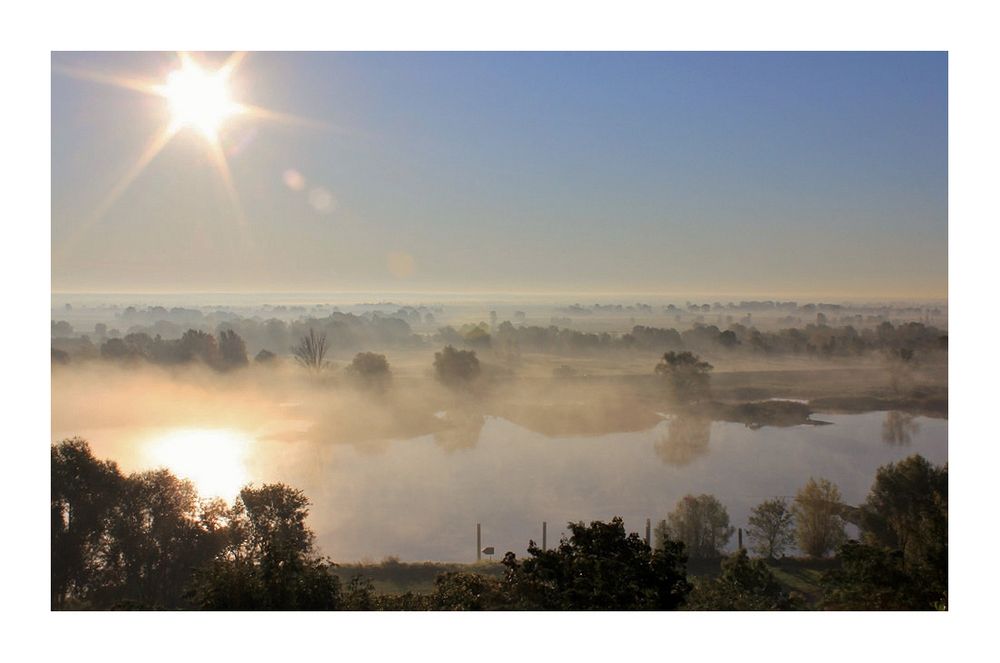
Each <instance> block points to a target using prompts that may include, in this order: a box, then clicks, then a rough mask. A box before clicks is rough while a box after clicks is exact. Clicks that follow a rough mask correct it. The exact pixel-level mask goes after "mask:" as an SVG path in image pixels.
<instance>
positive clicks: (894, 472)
mask: <svg viewBox="0 0 1000 663" xmlns="http://www.w3.org/2000/svg"><path fill="white" fill-rule="evenodd" d="M51 452H52V461H51V462H52V492H51V545H52V568H51V574H52V575H51V598H52V607H53V609H74V608H75V609H81V608H82V609H86V608H91V609H113V608H117V609H126V608H128V609H207V610H675V609H679V608H687V609H693V610H788V609H799V608H805V607H820V608H825V609H834V610H932V609H943V608H946V607H947V594H948V566H947V564H948V547H947V528H948V512H947V504H948V500H947V480H948V469H947V466H944V467H936V466H934V465H931V464H930V463H928V462H927V460H926V459H924V458H922V457H920V456H912V457H910V458H907V459H905V460H903V461H901V462H899V463H894V464H889V465H886V466H884V467H882V468H880V469H879V471H878V475H877V477H876V480H875V483H874V485H873V486H872V490H871V493H870V494H869V496H868V499H867V500H866V502H865V503H864V504H863V505H861V506H860V507H848V506H846V505H844V504H842V503H840V495H839V492H838V491H837V490H836V487H835V486H833V485H832V484H829V482H816V481H812V480H810V482H809V483H808V484H807V485H806V487H805V488H804V489H803V490H802V491H800V494H799V499H797V502H796V508H795V510H794V513H795V521H796V522H795V526H796V528H797V530H798V533H799V539H800V542H802V541H810V540H811V538H810V537H812V536H814V534H815V533H816V532H825V533H824V534H823V536H822V537H820V536H817V537H816V538H817V539H818V540H821V541H822V546H820V545H819V544H817V547H816V548H815V549H814V552H816V553H819V554H818V555H816V556H817V557H818V556H820V555H821V554H822V552H825V551H826V550H827V549H828V548H829V546H831V545H832V544H833V541H834V540H835V539H836V538H837V537H838V536H842V533H843V522H842V521H843V514H845V513H847V512H849V511H850V512H851V513H853V514H854V515H853V516H852V522H857V523H858V526H859V528H860V532H861V538H862V541H849V542H847V543H845V544H842V545H839V546H838V548H837V549H836V556H835V557H834V558H833V559H825V560H824V559H816V560H813V561H810V560H801V559H799V560H794V559H790V558H782V559H780V560H777V559H774V558H773V557H772V558H770V559H769V560H768V561H765V560H763V559H750V557H749V556H748V554H747V552H746V551H745V550H740V551H738V552H737V553H736V554H734V555H730V556H728V557H723V558H722V560H721V564H719V565H718V566H716V564H718V562H716V561H715V560H716V559H718V557H719V555H721V554H722V550H723V546H724V544H725V540H726V538H728V535H729V534H731V531H732V528H731V527H730V526H729V524H728V517H725V518H722V516H723V515H725V509H724V507H722V505H721V504H720V503H718V500H715V498H714V497H712V496H709V495H703V496H700V497H699V498H695V497H693V496H688V497H686V498H684V499H683V500H681V503H680V505H679V508H678V511H677V512H675V515H678V517H676V518H672V520H671V527H667V528H661V531H659V532H658V537H657V538H658V540H657V544H656V546H655V547H654V548H651V547H650V546H649V545H647V544H646V542H645V541H644V540H643V539H641V538H640V537H639V535H638V534H635V533H630V534H627V533H626V531H625V527H624V524H623V522H622V519H621V518H614V519H612V520H611V521H610V522H601V521H594V522H591V523H590V524H589V525H588V524H584V523H582V522H580V523H569V525H568V528H569V536H568V537H564V538H563V539H562V540H561V541H560V542H559V545H558V546H557V547H556V548H553V549H551V550H542V549H540V548H538V547H537V546H536V545H535V544H534V542H530V543H529V546H528V556H527V557H525V558H524V559H518V558H517V557H516V556H515V555H514V554H513V553H507V554H506V555H505V556H504V559H503V562H502V564H501V565H489V566H463V565H452V566H451V567H439V568H440V570H444V571H446V572H444V573H441V572H438V571H437V570H436V569H435V565H433V564H431V565H428V564H423V565H402V564H400V563H399V562H398V561H393V560H390V561H389V562H386V563H385V564H384V565H383V566H386V568H390V569H391V568H395V569H396V571H397V572H399V571H400V570H401V569H402V568H403V567H404V566H413V567H420V568H419V569H418V570H419V571H420V573H419V574H418V575H422V576H424V577H425V578H426V581H425V582H428V583H429V581H430V578H431V577H432V576H431V575H428V572H431V573H437V577H436V579H435V580H434V583H433V587H432V588H429V591H428V589H425V588H421V593H415V592H413V591H407V592H405V593H395V594H385V593H378V592H376V591H375V586H374V584H373V582H372V580H371V578H370V577H367V576H366V575H364V568H365V567H356V569H357V570H358V571H361V573H358V574H355V575H354V577H352V578H351V579H350V580H349V581H348V582H346V583H344V582H343V581H342V580H341V578H340V577H339V574H338V569H337V567H336V565H335V564H333V563H332V562H331V561H330V560H328V559H325V558H322V557H321V556H319V555H318V554H317V552H316V550H315V546H314V535H313V533H312V531H311V530H310V529H309V528H308V526H307V525H306V518H307V516H308V513H309V511H308V506H309V501H308V499H307V498H306V496H305V495H304V494H303V493H302V492H301V491H298V490H295V489H294V488H290V487H288V486H285V485H282V484H269V485H264V486H260V487H253V486H247V487H245V488H244V489H243V490H242V491H240V494H239V496H238V497H237V499H236V500H235V501H234V502H233V503H232V504H226V503H224V502H223V501H221V500H200V499H199V498H198V495H197V494H196V492H195V490H194V487H193V486H192V485H191V483H190V482H188V481H184V480H181V479H178V478H177V477H175V476H174V475H172V474H171V473H170V472H168V471H166V470H156V471H150V472H140V473H135V474H130V475H124V474H123V473H122V472H121V471H120V470H119V468H118V467H117V465H115V464H114V463H111V462H107V461H101V460H98V459H97V458H95V457H94V456H93V454H92V453H91V450H90V447H89V445H88V444H87V443H86V442H85V441H84V440H81V439H79V438H75V439H71V440H65V441H63V442H61V443H59V444H56V445H53V446H52V448H51ZM695 507H697V508H695ZM765 507H766V508H765ZM681 516H683V517H681ZM755 516H761V519H758V520H760V521H761V522H760V523H758V524H760V525H761V528H762V529H761V533H762V536H761V538H760V543H762V544H763V545H762V546H761V548H760V551H761V552H762V553H768V552H769V553H771V555H775V551H776V550H778V547H777V546H775V545H774V541H775V540H777V539H774V538H773V537H771V536H770V534H773V533H774V532H778V534H779V535H780V536H778V538H779V539H781V538H782V537H784V538H787V536H788V535H789V531H788V527H789V526H790V523H789V522H788V518H787V509H786V508H785V506H784V505H783V504H777V503H767V502H765V503H764V504H762V505H761V506H760V507H758V509H757V512H756V514H755ZM764 516H766V517H764ZM830 521H833V524H832V525H830ZM681 525H683V527H682V526H681ZM772 526H773V527H772ZM803 527H804V528H805V530H806V534H807V535H808V536H806V538H803V537H804V536H805V535H803V533H802V529H803ZM826 527H832V531H833V536H832V537H831V536H830V534H829V530H826V529H825V528H826ZM686 542H687V543H686ZM689 546H690V549H691V550H693V551H699V552H700V553H702V554H707V553H711V556H708V557H705V556H701V557H696V556H692V563H693V564H695V567H696V568H700V569H701V571H699V573H703V575H699V576H698V577H696V578H695V581H694V583H693V584H692V582H691V581H689V578H688V569H687V562H688V559H687V557H688V550H689ZM821 551H822V552H821ZM807 552H808V551H807ZM802 564H807V565H810V567H809V570H808V573H809V574H810V575H809V576H808V579H806V578H807V576H806V575H801V574H800V575H799V576H793V575H789V571H790V570H791V571H794V569H793V567H795V566H797V565H802ZM789 565H791V566H789ZM817 565H819V566H817ZM501 567H502V568H501ZM712 567H714V570H712ZM456 568H457V569H461V570H451V569H456ZM805 568H806V567H802V569H803V570H804V569H805ZM821 571H825V572H824V573H822V576H821V577H820V572H821ZM411 575H412V573H411ZM803 580H805V582H802V581H803ZM793 588H794V589H795V591H792V589H793Z"/></svg>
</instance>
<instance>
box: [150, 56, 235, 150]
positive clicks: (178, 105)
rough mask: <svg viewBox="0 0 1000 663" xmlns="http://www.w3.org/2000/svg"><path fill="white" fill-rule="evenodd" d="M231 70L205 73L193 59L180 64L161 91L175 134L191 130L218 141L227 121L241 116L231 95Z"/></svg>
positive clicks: (225, 69)
mask: <svg viewBox="0 0 1000 663" xmlns="http://www.w3.org/2000/svg"><path fill="white" fill-rule="evenodd" d="M229 72H230V70H229V68H226V67H223V68H221V69H218V70H216V71H206V70H204V69H202V68H201V67H200V66H198V65H197V64H196V63H195V62H194V61H192V60H191V59H190V58H184V59H183V60H182V61H181V66H180V68H179V69H175V70H174V71H172V72H171V73H170V74H169V75H168V76H167V80H166V82H165V83H164V84H163V85H162V86H161V87H160V90H159V92H160V94H161V95H162V96H163V97H164V98H165V99H166V100H167V103H168V104H169V105H170V112H171V118H172V119H171V124H172V129H173V130H174V131H178V130H180V129H182V128H184V127H190V128H193V129H197V130H198V131H200V132H201V133H202V134H203V135H204V136H205V137H206V138H208V139H210V140H215V139H216V137H217V136H218V133H219V129H220V128H221V127H222V124H223V122H225V121H226V119H228V118H230V117H232V116H233V115H237V114H239V113H240V112H242V107H241V106H240V105H239V104H238V103H236V102H234V101H233V100H232V98H231V97H230V94H229V80H228V74H229Z"/></svg>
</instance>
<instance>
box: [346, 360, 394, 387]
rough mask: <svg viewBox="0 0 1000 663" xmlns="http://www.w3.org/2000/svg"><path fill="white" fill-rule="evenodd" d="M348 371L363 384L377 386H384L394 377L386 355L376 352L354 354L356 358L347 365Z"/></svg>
mask: <svg viewBox="0 0 1000 663" xmlns="http://www.w3.org/2000/svg"><path fill="white" fill-rule="evenodd" d="M347 373H348V375H351V376H352V377H354V378H356V379H357V380H360V381H361V382H362V383H363V384H366V385H369V386H373V387H377V388H384V387H385V386H386V385H388V383H389V380H391V379H392V373H391V372H390V371H389V362H388V361H386V358H385V355H380V354H376V353H374V352H359V353H358V354H356V355H354V359H353V360H351V363H350V365H348V367H347Z"/></svg>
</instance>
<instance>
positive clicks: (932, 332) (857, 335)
mask: <svg viewBox="0 0 1000 663" xmlns="http://www.w3.org/2000/svg"><path fill="white" fill-rule="evenodd" d="M947 339H948V336H947V332H944V331H942V330H940V329H937V328H936V327H932V326H928V325H925V324H923V323H920V322H908V323H904V324H900V325H896V326H894V325H893V324H892V323H891V322H883V323H881V324H880V325H879V326H878V327H875V328H865V329H860V330H859V329H856V328H855V327H853V326H850V325H847V326H842V327H831V326H828V325H826V324H809V325H806V326H805V327H802V328H787V329H780V330H777V331H760V330H758V329H756V328H754V327H752V326H747V325H743V324H739V323H733V324H731V325H729V326H728V328H726V329H720V328H719V327H717V326H716V325H706V324H696V325H694V326H693V327H692V328H691V329H686V330H684V331H677V330H676V329H671V328H660V327H646V326H642V325H636V326H634V327H633V328H632V331H631V332H629V333H626V334H621V335H616V334H610V333H607V332H601V333H594V332H583V331H578V330H575V329H569V328H566V327H559V326H556V325H551V326H548V327H540V326H526V325H514V324H512V323H511V322H509V321H505V322H502V323H500V324H499V325H497V326H496V328H495V329H494V330H493V331H492V332H491V331H489V327H488V326H487V325H486V323H480V324H479V325H464V326H463V327H461V328H460V329H455V328H453V327H444V328H442V329H440V330H439V331H438V332H437V334H435V335H434V337H433V340H434V341H437V342H443V343H449V344H452V345H456V346H465V347H470V348H478V349H484V348H492V349H493V350H494V351H497V352H501V353H506V354H508V355H510V356H512V357H516V356H517V355H519V354H520V353H521V352H539V353H546V354H579V353H595V352H605V351H612V350H618V351H643V352H657V353H663V352H668V351H671V350H674V351H679V350H688V351H700V352H716V353H718V352H720V351H730V352H743V353H750V354H760V355H804V356H817V357H851V356H861V355H864V354H867V353H872V352H878V353H892V352H895V353H899V352H901V351H906V352H910V353H914V352H919V353H931V352H938V351H943V350H947V345H948V340H947Z"/></svg>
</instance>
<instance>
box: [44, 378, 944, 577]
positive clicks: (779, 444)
mask: <svg viewBox="0 0 1000 663" xmlns="http://www.w3.org/2000/svg"><path fill="white" fill-rule="evenodd" d="M96 371H99V372H100V373H101V375H98V374H97V372H96ZM165 376H166V373H165V372H159V371H152V370H146V371H127V372H123V371H121V370H119V369H106V368H104V369H93V371H87V370H67V371H64V372H54V376H53V385H54V390H53V399H54V407H53V434H52V440H53V441H56V440H59V439H62V438H64V437H67V436H71V435H81V436H84V437H86V438H87V439H89V441H90V442H91V444H92V446H93V448H94V451H95V453H96V454H97V455H98V456H99V457H105V458H110V459H113V460H116V461H117V462H119V463H120V464H121V466H122V468H123V469H124V470H126V471H136V470H142V469H149V468H154V467H160V466H166V467H168V468H170V469H171V470H173V471H174V472H175V473H177V474H178V475H180V476H183V477H187V478H191V479H192V480H193V481H195V483H196V485H197V486H198V488H199V490H200V492H201V493H202V494H204V495H210V494H219V495H221V496H223V497H226V498H227V499H229V498H231V497H232V496H233V495H234V494H235V492H236V491H237V490H238V488H239V487H240V486H241V485H243V484H244V483H246V482H254V483H258V484H259V483H262V482H274V481H282V482H285V483H288V484H289V485H292V486H295V487H296V488H299V489H301V490H303V491H304V492H305V493H306V495H307V496H309V498H310V499H311V500H312V502H313V506H312V510H311V515H310V525H311V527H312V528H313V529H314V530H315V532H316V534H317V542H318V544H319V546H320V548H321V550H322V552H323V553H324V554H326V555H329V556H331V557H332V558H333V559H334V560H340V561H353V560H359V559H374V560H377V559H380V558H381V557H384V556H387V555H396V556H399V557H400V558H401V559H404V560H423V559H432V560H442V561H443V560H453V561H470V560H473V559H474V558H475V526H476V523H477V522H479V523H482V525H483V537H484V540H483V543H484V545H493V546H495V547H496V549H497V551H498V553H500V554H502V553H503V552H504V551H506V550H513V551H515V552H517V553H519V554H521V553H523V551H524V550H525V548H526V547H527V543H528V540H529V539H535V540H536V541H538V542H540V539H541V523H542V521H547V522H548V523H549V526H548V528H549V532H548V542H549V544H550V545H551V544H553V543H554V542H556V541H557V540H558V537H559V534H560V533H561V532H562V528H563V527H564V526H565V523H566V521H569V520H588V521H589V520H596V519H608V518H611V517H612V516H616V515H621V516H623V517H624V518H625V521H626V527H627V528H629V529H630V530H634V531H640V532H641V531H642V529H643V528H644V525H645V519H646V518H651V519H653V522H654V523H655V522H656V521H657V520H659V519H661V518H665V517H666V515H667V513H669V511H670V510H671V509H672V508H673V506H674V505H675V503H676V502H677V500H678V499H680V498H681V497H682V496H683V495H685V494H687V493H695V494H699V493H712V494H715V495H716V496H717V497H718V498H719V499H720V500H721V501H722V502H723V503H724V504H725V505H726V507H727V508H728V510H729V514H730V517H731V520H732V523H733V525H734V526H737V527H739V526H744V527H745V525H746V519H747V515H748V512H749V510H750V508H752V507H753V506H754V505H756V504H758V503H759V502H761V501H763V500H764V499H767V498H769V497H773V496H779V495H780V496H789V497H791V496H794V494H795V491H796V490H797V489H798V488H799V487H800V486H802V484H804V483H805V482H806V481H807V480H808V478H809V477H810V476H816V477H824V478H828V479H830V480H832V481H833V482H834V483H836V484H837V485H838V486H839V487H840V489H841V491H842V493H843V496H844V501H845V502H846V503H849V504H856V503H858V502H860V501H861V500H863V499H864V497H865V495H866V494H867V492H868V489H869V487H870V486H871V483H872V480H873V479H874V475H875V470H876V468H877V467H878V466H880V465H882V464H885V463H887V462H890V461H894V460H898V459H901V458H903V457H905V456H908V455H910V454H913V453H919V454H922V455H924V456H925V457H927V458H928V459H929V460H930V461H931V462H934V463H945V462H947V455H948V449H947V446H948V433H947V420H945V419H931V418H926V417H909V416H908V415H898V414H895V413H886V412H871V413H867V414H860V415H817V416H816V418H817V419H821V420H823V421H828V422H830V423H831V424H832V425H826V426H794V427H787V428H776V427H764V428H761V429H759V430H751V429H749V428H747V427H746V426H744V425H742V424H735V423H724V422H713V423H709V422H707V421H700V420H694V421H691V420H684V419H674V418H672V417H664V418H663V419H662V420H661V421H660V423H657V424H655V425H653V426H652V427H650V428H648V429H646V430H641V431H637V432H623V433H606V434H598V435H578V434H574V435H572V436H556V437H550V436H547V435H544V434H541V433H539V432H533V431H532V430H529V429H527V428H524V427H522V426H519V425H516V424H514V423H511V422H510V421H508V420H506V419H504V418H501V417H497V416H492V415H489V414H480V413H478V411H477V412H471V413H470V412H467V411H461V410H438V411H437V412H435V413H432V414H431V418H432V419H434V420H436V421H439V422H442V423H443V424H446V425H445V426H443V427H441V428H440V429H439V430H436V431H434V432H426V433H424V434H413V435H407V434H405V433H404V431H406V430H414V429H415V428H416V427H418V426H417V424H419V425H423V424H424V421H423V420H422V419H420V420H419V421H418V418H417V417H416V415H414V416H413V417H408V416H407V415H406V414H405V412H406V411H407V409H406V408H407V407H411V410H410V411H411V412H416V410H417V409H418V408H416V407H415V406H413V405H412V403H415V402H417V400H418V399H419V398H420V395H413V396H411V397H407V399H406V400H407V402H408V403H410V404H411V405H409V406H400V405H394V406H385V409H380V408H379V407H377V406H375V405H371V404H370V403H369V404H368V405H364V403H365V402H366V400H367V401H371V400H373V399H365V398H363V397H361V396H360V395H352V392H351V391H350V390H343V389H340V390H336V391H335V392H333V393H328V392H317V393H315V394H313V399H314V401H315V402H310V400H309V394H310V390H309V389H303V388H301V387H298V388H294V389H293V388H292V386H291V385H293V384H296V383H294V382H293V381H291V380H289V381H287V383H282V382H281V381H278V380H275V381H272V383H271V384H270V385H268V386H266V387H262V386H256V387H255V386H253V385H254V381H253V380H250V379H247V380H245V381H244V380H233V383H232V384H229V386H228V387H227V386H225V385H226V384H227V383H225V382H224V381H222V380H220V379H219V378H217V377H215V376H211V375H209V374H208V373H204V374H202V373H199V372H197V371H194V372H187V373H185V376H186V377H185V380H183V381H180V380H168V379H165ZM198 376H201V377H200V378H199V377H198ZM227 379H229V378H227ZM237 385H238V386H237ZM237 394H238V398H237V397H236V395H237ZM320 404H322V406H320ZM390 411H391V412H394V413H396V414H395V415H394V416H393V417H389V418H388V419H390V422H389V423H386V419H387V417H386V412H390ZM400 412H403V413H404V414H399V413H400ZM435 415H436V416H435ZM901 417H902V418H901ZM393 421H394V422H395V424H393V423H392V422H393ZM394 426H395V428H394ZM372 429H374V430H375V431H376V434H372ZM733 544H735V537H734V541H733Z"/></svg>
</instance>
